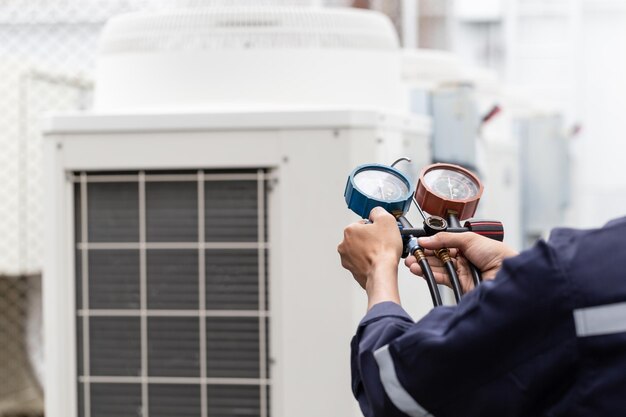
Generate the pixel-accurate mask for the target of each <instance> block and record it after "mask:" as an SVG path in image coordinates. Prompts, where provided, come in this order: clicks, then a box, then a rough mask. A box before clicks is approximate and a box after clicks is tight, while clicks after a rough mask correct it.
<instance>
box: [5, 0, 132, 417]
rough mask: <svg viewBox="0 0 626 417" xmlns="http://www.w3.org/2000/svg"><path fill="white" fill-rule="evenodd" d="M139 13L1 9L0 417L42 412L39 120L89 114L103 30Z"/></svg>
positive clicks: (117, 8)
mask: <svg viewBox="0 0 626 417" xmlns="http://www.w3.org/2000/svg"><path fill="white" fill-rule="evenodd" d="M142 6H144V4H143V2H139V1H114V0H110V1H102V0H99V1H93V0H91V1H90V0H87V1H85V0H80V1H79V0H63V1H61V0H58V1H42V0H29V1H28V2H23V1H11V0H9V1H4V2H2V3H0V150H1V152H0V193H1V196H2V198H0V231H1V233H0V417H9V416H11V417H13V416H31V415H43V389H42V379H43V372H44V367H43V363H44V362H43V343H42V325H41V269H42V229H43V217H44V213H43V199H44V190H43V189H42V175H43V156H42V142H41V140H42V139H41V129H42V120H43V118H44V117H45V115H46V114H48V113H62V112H72V111H78V110H82V109H86V108H88V107H89V105H90V100H91V90H92V81H91V79H92V74H93V71H94V66H95V58H96V53H97V39H98V35H99V32H100V29H101V28H102V26H103V24H104V23H105V21H106V20H107V19H108V18H109V17H111V16H113V15H116V14H119V13H123V12H127V11H130V10H134V9H137V8H140V7H142Z"/></svg>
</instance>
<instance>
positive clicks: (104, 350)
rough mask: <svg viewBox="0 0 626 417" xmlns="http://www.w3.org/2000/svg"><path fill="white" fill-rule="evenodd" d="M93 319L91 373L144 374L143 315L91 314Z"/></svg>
mask: <svg viewBox="0 0 626 417" xmlns="http://www.w3.org/2000/svg"><path fill="white" fill-rule="evenodd" d="M89 321H90V335H89V345H90V356H89V362H90V368H91V369H90V372H91V375H102V376H111V375H116V376H137V375H140V368H141V346H140V326H139V319H138V318H137V317H91V318H90V320H89Z"/></svg>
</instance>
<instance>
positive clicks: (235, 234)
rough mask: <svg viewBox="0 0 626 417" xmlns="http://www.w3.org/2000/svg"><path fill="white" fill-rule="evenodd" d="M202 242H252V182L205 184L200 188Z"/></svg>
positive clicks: (254, 237) (254, 186)
mask: <svg viewBox="0 0 626 417" xmlns="http://www.w3.org/2000/svg"><path fill="white" fill-rule="evenodd" d="M204 199H205V202H204V207H205V216H204V224H205V240H206V241H207V242H256V241H258V234H257V226H258V223H257V210H258V207H257V183H256V181H207V182H206V183H205V188H204Z"/></svg>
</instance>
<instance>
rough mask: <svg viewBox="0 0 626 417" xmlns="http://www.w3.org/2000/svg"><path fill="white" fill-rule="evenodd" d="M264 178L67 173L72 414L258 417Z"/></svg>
mask: <svg viewBox="0 0 626 417" xmlns="http://www.w3.org/2000/svg"><path fill="white" fill-rule="evenodd" d="M267 177H268V175H267V173H266V172H265V171H263V170H246V171H224V170H222V171H219V172H211V171H176V172H174V171H159V172H117V173H76V174H75V176H74V179H75V183H76V184H75V188H74V197H75V204H74V213H75V241H76V251H75V268H76V274H75V277H76V286H75V289H76V298H75V299H76V310H77V315H76V317H77V322H76V336H77V370H78V377H77V389H78V396H77V401H78V404H77V409H78V415H79V416H84V417H94V416H103V417H104V416H106V417H128V416H139V415H141V416H142V417H150V416H152V417H160V416H163V417H165V416H168V417H169V416H173V415H176V416H182V417H185V416H197V417H229V416H233V417H234V416H259V417H268V416H269V405H268V404H269V403H268V401H269V382H270V380H269V369H268V357H269V352H268V342H267V341H268V340H269V318H268V305H269V302H268V292H267V288H268V266H267V259H268V248H267V192H268V191H267V190H268V188H267V186H266V182H267ZM86 407H88V409H87V408H86Z"/></svg>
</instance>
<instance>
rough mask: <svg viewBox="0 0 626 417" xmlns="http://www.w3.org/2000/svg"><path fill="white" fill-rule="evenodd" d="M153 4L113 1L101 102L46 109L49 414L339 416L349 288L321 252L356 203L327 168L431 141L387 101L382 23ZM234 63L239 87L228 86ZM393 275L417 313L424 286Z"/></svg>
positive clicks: (344, 391) (309, 12) (338, 173)
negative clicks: (121, 7)
mask: <svg viewBox="0 0 626 417" xmlns="http://www.w3.org/2000/svg"><path fill="white" fill-rule="evenodd" d="M160 13H161V14H149V13H148V14H138V15H131V16H124V17H121V18H119V20H114V21H113V22H112V23H111V24H110V25H109V26H108V27H109V29H107V30H106V31H105V35H104V38H103V52H102V53H103V57H102V58H101V60H102V62H101V64H102V65H101V67H100V68H101V72H100V73H99V75H98V83H97V90H96V91H97V92H96V97H95V99H96V103H98V107H97V108H96V109H95V111H94V112H93V113H91V114H78V115H66V116H56V117H53V118H51V119H49V120H48V125H47V127H46V133H45V135H46V138H45V146H46V153H45V154H46V174H47V175H46V178H47V184H46V189H47V193H48V194H47V199H46V200H47V204H48V205H47V210H46V213H47V215H48V217H47V221H46V225H47V234H46V236H47V237H46V249H47V252H46V253H47V257H46V264H45V270H44V291H43V292H44V316H45V319H46V321H45V329H46V359H47V369H46V415H48V416H50V417H76V416H81V417H96V416H107V417H109V416H110V417H118V416H119V417H128V416H143V417H148V416H152V417H155V416H167V417H171V416H174V415H175V416H181V417H182V416H198V417H213V416H219V417H224V416H260V417H266V416H273V417H296V416H302V417H306V416H311V417H313V416H315V417H318V416H348V415H358V413H359V412H358V411H357V406H356V402H355V401H354V399H353V398H352V397H351V392H350V376H349V360H348V357H349V356H348V355H349V340H350V337H351V335H352V334H353V332H354V330H355V328H356V324H357V322H358V320H359V318H360V317H361V316H362V315H363V314H364V312H365V307H366V305H365V297H364V295H363V293H362V291H361V290H360V289H358V288H357V287H358V286H357V285H356V284H355V283H354V282H353V281H352V279H351V277H350V276H349V273H348V272H347V271H345V270H343V269H342V268H341V266H340V262H339V256H338V255H337V252H336V246H337V244H338V243H339V241H340V240H341V238H342V233H343V228H344V227H345V226H346V225H347V224H348V223H349V222H352V221H356V220H357V219H355V218H354V215H352V214H350V212H349V211H348V209H347V208H346V206H345V202H344V200H343V191H344V186H345V181H346V178H347V176H348V174H349V172H350V171H351V170H352V169H353V168H354V167H355V166H357V165H358V164H361V163H365V162H382V163H391V162H392V161H393V160H395V159H396V158H397V157H399V156H409V157H411V158H412V159H413V161H414V163H415V165H416V166H421V165H424V164H426V163H428V162H429V160H430V154H429V151H428V149H429V148H428V137H429V128H430V123H429V120H428V119H427V118H425V117H419V116H415V115H414V116H409V115H407V114H405V113H403V112H402V111H399V110H397V109H400V108H402V107H403V105H404V103H403V102H402V101H401V99H400V98H399V96H398V95H397V92H398V91H401V89H400V74H399V64H398V63H399V55H398V49H397V39H396V38H395V34H393V31H392V29H390V23H389V22H388V21H387V20H386V19H384V18H383V17H382V16H381V15H378V14H375V13H372V12H364V11H342V10H335V11H329V10H324V9H317V8H313V9H308V8H298V9H297V10H296V9H284V8H265V9H264V8H258V9H248V8H240V9H236V10H235V9H233V10H225V9H219V10H218V9H199V10H195V11H194V10H182V11H169V12H167V13H170V14H169V15H167V14H163V13H165V12H160ZM342 22H343V23H345V24H342ZM115 28H117V29H115ZM193 28H196V29H197V30H195V31H194V29H193ZM357 28H360V29H359V30H356V29H357ZM368 28H369V29H368ZM372 28H373V29H372ZM114 29H115V30H114ZM159 29H161V30H159ZM343 29H345V31H346V32H347V33H348V36H347V37H345V38H342V37H341V36H340V35H341V31H342V30H343ZM170 30H171V31H172V32H168V31H170ZM316 30H317V31H320V36H312V34H315V31H316ZM390 30H391V32H390ZM321 32H323V33H321ZM358 33H360V34H362V35H363V36H365V37H366V40H363V39H360V38H359V37H358V36H356V35H357V34H358ZM212 34H217V35H219V36H217V35H216V36H217V38H216V37H213V36H211V35H212ZM390 34H391V35H390ZM296 35H298V36H296ZM144 36H147V38H143V37H144ZM220 36H221V38H220ZM111 39H113V40H114V42H111V43H108V40H111ZM216 39H222V40H221V41H220V42H221V43H220V42H217V41H216ZM303 50H306V51H308V52H309V53H310V54H311V55H314V56H315V57H316V59H315V60H314V61H311V58H310V57H308V56H307V54H303V53H302V51H303ZM194 54H195V59H194ZM264 57H265V58H264ZM304 58H306V59H307V61H306V62H307V63H308V64H307V65H304V64H305V63H303V62H302V59H304ZM264 59H269V60H270V61H271V62H265V61H263V60H264ZM355 62H357V63H358V67H360V66H361V65H366V67H365V68H364V69H363V71H362V72H359V73H355V74H354V77H352V78H351V79H346V78H345V77H347V76H348V75H349V74H350V73H351V72H352V69H354V70H356V69H357V65H356V64H355ZM189 63H195V67H194V68H190V67H188V65H189ZM312 63H314V64H315V66H314V67H311V65H309V64H312ZM353 64H354V65H353ZM367 64H371V65H370V66H367ZM346 66H347V67H346ZM129 68H132V70H129V71H127V72H126V73H125V72H124V71H123V70H124V69H129ZM213 68H218V69H217V70H216V71H217V72H212V71H213ZM220 68H221V69H220ZM272 68H275V69H276V71H274V72H273V71H271V70H270V69H272ZM289 68H292V69H294V68H297V69H298V71H295V70H294V71H289V70H288V69H289ZM333 68H334V69H333ZM346 68H347V69H346ZM350 68H352V69H350ZM227 70H228V71H227ZM277 73H278V75H277ZM246 74H248V76H249V77H252V78H254V80H255V81H254V82H250V81H249V80H248V81H246V82H247V84H245V85H246V86H249V87H251V88H253V87H255V86H256V89H255V90H254V91H245V90H236V89H237V88H241V87H242V85H241V84H239V82H240V81H241V80H245V79H246V78H247V76H246ZM384 74H388V75H389V77H395V78H385V79H379V76H381V75H384ZM255 77H256V78H255ZM144 78H145V79H144ZM148 79H150V80H152V82H151V83H149V82H148V81H147V80H148ZM233 79H234V80H235V81H233ZM344 81H345V83H344ZM307 82H309V83H311V85H303V84H306V83H307ZM262 83H265V84H263V85H261V84H262ZM381 85H382V87H381ZM386 85H388V87H389V88H386V87H385V86H386ZM229 86H230V87H229ZM178 87H180V88H178ZM193 87H197V88H193ZM209 87H210V88H209ZM282 88H290V89H291V90H290V91H281V89H282ZM355 88H358V89H359V92H358V94H357V95H356V96H353V95H352V93H351V91H353V90H354V89H355ZM368 88H370V90H368ZM229 89H230V91H231V92H232V94H231V95H228V94H226V93H227V92H228V91H229ZM160 92H162V94H161V93H160ZM182 92H184V94H183V93H182ZM212 92H215V94H212ZM274 92H276V93H277V95H276V97H275V96H274V94H273V93H274ZM290 97H291V98H290ZM355 97H356V99H355ZM274 100H275V101H274ZM220 103H222V104H223V106H222V105H221V104H220ZM289 103H293V106H289ZM381 103H382V104H383V107H382V108H381V107H380V104H381ZM291 107H293V108H291ZM405 274H406V272H405ZM404 278H406V277H404ZM403 282H404V283H403V285H408V286H411V292H410V294H409V292H407V294H408V296H407V297H406V298H405V299H404V301H405V303H406V304H407V308H408V309H409V310H419V309H422V310H427V309H428V306H429V301H428V300H429V298H428V291H427V289H426V286H425V285H424V284H423V283H422V282H420V280H417V279H412V280H410V281H409V280H408V279H403ZM413 290H414V291H413Z"/></svg>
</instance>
